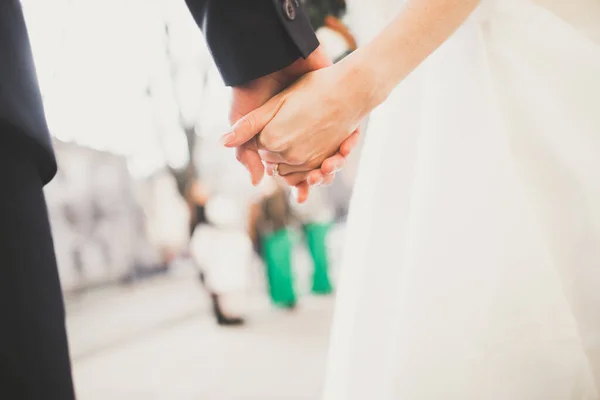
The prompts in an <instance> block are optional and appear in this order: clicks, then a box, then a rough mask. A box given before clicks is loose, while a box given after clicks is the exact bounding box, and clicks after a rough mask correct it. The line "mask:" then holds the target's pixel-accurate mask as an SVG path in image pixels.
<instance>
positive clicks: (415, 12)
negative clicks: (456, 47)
mask: <svg viewBox="0 0 600 400" xmlns="http://www.w3.org/2000/svg"><path fill="white" fill-rule="evenodd" d="M479 3H480V0H408V1H406V2H405V4H404V6H403V7H402V9H401V11H400V12H399V13H398V15H397V16H396V17H395V18H394V19H393V21H392V22H391V23H390V24H389V25H388V26H387V27H386V28H385V29H384V30H383V31H382V32H381V33H380V34H379V35H377V36H376V37H375V39H374V40H373V41H372V42H371V43H369V44H368V45H366V46H364V47H362V48H360V49H359V50H357V51H356V52H355V53H354V54H353V55H352V57H353V58H354V59H351V60H348V61H349V62H350V63H353V64H354V67H357V68H360V69H366V71H362V72H361V74H362V75H365V76H368V77H369V78H368V79H369V80H370V81H371V82H373V87H374V88H375V89H376V90H377V92H376V93H374V100H375V104H379V102H381V101H383V99H384V98H385V97H387V95H388V94H389V93H390V92H391V91H392V90H393V88H394V87H395V86H396V85H398V83H400V82H401V81H402V80H403V79H404V78H405V77H406V76H407V75H408V74H410V72H412V71H413V70H414V69H415V68H416V67H417V66H419V64H421V63H422V62H423V61H424V60H425V59H426V58H427V57H428V56H429V55H431V53H433V52H434V51H435V50H436V49H437V48H438V47H439V46H440V45H441V44H442V43H444V41H446V40H447V39H448V37H449V36H450V35H451V34H452V33H453V32H454V31H455V30H456V29H457V28H458V27H459V26H460V25H461V24H462V23H463V22H464V21H465V20H466V19H467V17H468V16H469V15H470V14H471V13H472V12H473V10H474V9H475V8H476V7H477V5H478V4H479Z"/></svg>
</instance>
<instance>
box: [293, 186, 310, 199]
mask: <svg viewBox="0 0 600 400" xmlns="http://www.w3.org/2000/svg"><path fill="white" fill-rule="evenodd" d="M309 191H310V187H309V186H308V183H307V182H301V183H299V184H298V185H296V200H297V201H298V203H304V202H305V201H306V200H307V199H308V194H309Z"/></svg>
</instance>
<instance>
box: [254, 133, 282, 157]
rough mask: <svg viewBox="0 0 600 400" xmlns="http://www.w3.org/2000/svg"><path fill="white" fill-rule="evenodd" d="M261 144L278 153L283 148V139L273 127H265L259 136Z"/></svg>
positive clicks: (266, 148)
mask: <svg viewBox="0 0 600 400" xmlns="http://www.w3.org/2000/svg"><path fill="white" fill-rule="evenodd" d="M258 141H259V144H260V146H261V147H262V148H264V149H265V150H268V151H271V152H274V153H278V152H280V151H281V150H283V141H282V139H281V138H279V137H277V135H276V134H275V132H274V131H273V130H271V129H264V130H263V131H262V132H261V134H260V135H259V136H258Z"/></svg>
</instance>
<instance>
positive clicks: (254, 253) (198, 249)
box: [22, 0, 359, 400]
mask: <svg viewBox="0 0 600 400" xmlns="http://www.w3.org/2000/svg"><path fill="white" fill-rule="evenodd" d="M22 3H23V7H24V10H25V14H26V18H27V23H28V28H29V33H30V37H31V41H32V46H33V50H34V55H35V61H36V65H37V69H38V76H39V80H40V84H41V88H42V93H43V98H44V104H45V108H46V113H47V118H48V123H49V126H50V129H51V132H52V135H53V137H54V141H55V149H56V153H57V157H58V162H59V173H58V175H57V177H56V178H55V179H54V180H53V181H52V182H51V183H50V184H49V185H48V186H47V187H46V195H47V201H48V207H49V211H50V216H51V222H52V227H53V233H54V240H55V247H56V252H57V257H58V261H59V269H60V276H61V281H62V286H63V290H64V293H65V302H66V308H67V325H68V332H69V339H70V346H71V356H72V361H73V369H74V377H75V385H76V390H77V393H78V398H79V399H80V400H94V399H103V400H104V399H108V398H110V399H114V400H118V399H128V400H132V399H144V400H151V399H206V400H237V399H240V400H241V399H248V400H250V399H256V400H258V399H260V400H268V399H296V400H304V399H306V400H309V399H318V398H319V395H320V391H321V385H322V382H323V380H324V368H325V359H326V352H327V343H328V334H329V326H330V320H331V316H332V310H333V302H334V294H335V288H336V284H337V275H338V270H339V259H340V251H341V248H342V245H343V241H344V221H345V218H346V214H347V208H348V200H349V198H350V194H351V190H352V183H353V181H354V175H355V170H356V163H357V160H358V154H359V152H358V151H357V152H356V155H353V158H352V159H351V160H350V162H349V165H348V166H347V168H346V169H345V170H344V171H343V172H342V173H340V174H339V176H338V179H337V180H336V183H335V184H334V185H332V186H330V187H328V188H320V189H318V190H317V191H315V192H314V193H313V195H312V196H311V199H310V200H309V202H308V203H307V204H305V205H302V206H298V205H297V204H295V203H294V201H293V200H292V196H291V194H290V193H289V191H288V190H287V189H286V188H285V187H283V186H282V185H280V184H279V183H278V182H277V181H274V180H268V179H266V180H265V181H264V182H263V183H262V184H261V185H260V186H259V187H257V188H255V187H252V186H251V185H250V183H249V178H248V175H247V173H246V172H245V170H244V169H243V167H241V166H240V165H238V163H237V162H236V160H235V155H234V154H233V152H232V151H230V150H227V149H224V148H223V147H222V146H220V145H219V143H218V138H219V137H220V136H221V135H222V134H223V133H224V132H226V130H227V128H228V121H227V114H228V106H229V96H230V93H229V90H228V89H227V88H226V87H224V84H223V83H222V81H221V78H220V77H219V75H218V72H217V70H216V68H215V66H214V65H213V62H212V59H211V57H210V54H209V52H208V50H207V48H206V46H205V44H204V39H203V37H202V34H201V32H200V30H199V29H198V27H197V26H196V24H195V23H194V22H193V20H192V18H191V16H190V15H189V12H188V10H187V7H186V6H185V3H184V1H183V0H105V1H93V0H53V1H52V2H49V1H47V0H22ZM307 3H308V4H306V6H307V7H308V9H309V12H310V16H311V20H312V22H313V25H314V26H315V27H319V30H318V35H319V38H320V39H321V42H322V44H323V45H324V46H325V47H326V49H327V50H328V52H329V53H330V54H331V56H332V58H334V59H339V58H341V57H343V56H344V55H346V54H348V53H349V52H350V51H352V50H353V49H354V48H355V46H356V43H355V40H354V37H353V35H352V33H351V32H352V24H350V23H348V21H349V20H350V18H349V16H348V15H347V13H346V12H345V4H344V1H343V0H322V1H318V0H313V1H308V2H307Z"/></svg>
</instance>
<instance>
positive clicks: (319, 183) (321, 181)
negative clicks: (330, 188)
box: [310, 178, 323, 186]
mask: <svg viewBox="0 0 600 400" xmlns="http://www.w3.org/2000/svg"><path fill="white" fill-rule="evenodd" d="M322 183H323V178H319V179H317V180H316V181H314V182H313V183H311V184H310V186H319V185H321V184H322Z"/></svg>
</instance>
